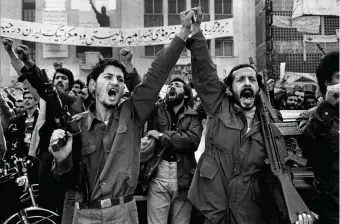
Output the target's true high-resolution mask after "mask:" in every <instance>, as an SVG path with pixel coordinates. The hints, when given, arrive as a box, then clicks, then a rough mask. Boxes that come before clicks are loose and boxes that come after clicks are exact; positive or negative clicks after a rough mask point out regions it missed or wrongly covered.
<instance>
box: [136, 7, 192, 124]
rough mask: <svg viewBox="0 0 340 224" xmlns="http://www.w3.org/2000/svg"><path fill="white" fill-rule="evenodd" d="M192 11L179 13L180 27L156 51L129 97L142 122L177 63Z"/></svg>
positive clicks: (188, 29) (188, 32)
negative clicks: (167, 41)
mask: <svg viewBox="0 0 340 224" xmlns="http://www.w3.org/2000/svg"><path fill="white" fill-rule="evenodd" d="M193 16H194V12H192V11H186V12H182V13H181V22H182V28H181V30H180V32H179V33H178V34H177V36H176V37H175V38H174V39H172V40H171V42H170V44H169V45H168V46H166V47H165V48H164V49H163V50H161V51H160V52H158V54H157V56H156V58H155V59H154V61H153V62H152V64H151V68H149V70H148V72H147V74H145V76H146V77H145V78H144V79H143V82H142V83H141V84H140V85H138V86H136V87H135V89H134V91H133V94H132V96H131V98H130V102H131V103H132V105H133V108H134V112H135V114H136V115H137V116H136V118H137V119H138V120H139V122H140V124H143V123H144V122H145V121H146V119H147V118H148V116H149V114H150V113H151V111H152V109H153V107H154V106H155V103H156V101H157V96H158V94H159V92H160V90H161V88H162V87H163V85H164V83H165V81H166V80H167V78H168V75H169V73H170V71H171V69H172V68H173V66H174V65H175V64H176V63H177V60H178V58H179V57H180V55H181V52H182V51H183V48H184V47H185V41H186V39H187V37H188V36H189V34H190V27H191V18H192V17H193Z"/></svg>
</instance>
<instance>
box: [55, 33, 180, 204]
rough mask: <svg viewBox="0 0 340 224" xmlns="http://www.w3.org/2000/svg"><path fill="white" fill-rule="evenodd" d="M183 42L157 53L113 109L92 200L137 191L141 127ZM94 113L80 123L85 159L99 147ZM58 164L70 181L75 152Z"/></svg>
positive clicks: (60, 174)
mask: <svg viewBox="0 0 340 224" xmlns="http://www.w3.org/2000/svg"><path fill="white" fill-rule="evenodd" d="M184 46H185V43H184V42H183V40H181V39H180V38H179V37H175V38H174V39H173V40H172V41H171V42H170V44H169V45H168V46H167V47H166V48H164V49H163V50H162V51H160V52H159V53H158V54H157V56H156V58H155V60H154V62H153V63H152V65H151V68H150V69H149V71H148V73H147V74H146V77H147V78H146V79H145V80H144V82H143V83H141V84H140V85H138V86H137V87H136V88H135V89H134V91H133V94H132V95H131V97H130V98H129V99H127V100H125V101H124V102H123V103H121V104H120V105H119V106H118V107H117V108H116V110H115V111H114V113H113V115H112V116H113V118H112V119H113V120H114V122H112V123H111V124H110V125H108V126H107V129H109V130H110V133H113V134H112V135H110V136H109V137H110V138H111V139H112V138H113V140H112V144H111V145H110V146H108V148H109V153H108V157H107V159H106V162H105V165H104V167H103V169H102V171H101V173H100V174H99V176H98V180H97V181H96V183H95V186H94V190H93V192H91V200H92V201H96V200H98V199H103V198H117V197H122V196H128V195H130V194H133V193H134V190H135V188H136V185H137V181H138V175H139V160H140V159H139V156H140V142H141V134H142V133H141V131H138V130H141V127H143V125H144V123H145V121H146V119H147V118H148V117H149V115H150V114H151V112H152V109H153V108H154V106H155V103H156V100H157V96H158V93H159V91H160V90H161V88H162V86H163V85H164V83H165V81H166V79H167V77H168V75H169V73H170V71H171V69H172V67H173V66H174V65H175V64H176V62H177V60H178V58H179V57H180V54H181V52H182V51H183V48H184ZM93 116H94V115H93V114H92V113H91V112H90V111H87V112H85V116H84V117H83V118H81V120H79V123H78V124H79V126H80V129H81V130H82V132H81V142H80V143H81V145H82V147H81V157H82V159H84V158H85V157H86V156H87V155H89V154H91V153H93V152H94V151H95V150H99V149H96V146H95V142H96V137H95V135H93V133H94V130H93V129H91V124H92V121H93ZM73 143H74V144H73V147H75V144H77V143H78V142H76V141H75V140H74V141H73ZM106 152H107V151H106V150H105V153H106ZM103 153H104V152H103ZM55 165H56V166H55V168H54V170H53V171H54V173H55V176H56V177H57V178H58V180H59V181H61V182H62V181H69V178H74V176H72V170H73V169H74V168H75V167H74V165H73V162H72V155H71V156H70V157H69V158H68V159H66V160H65V161H63V162H61V163H56V164H55ZM86 167H87V164H86ZM78 193H80V192H78ZM78 196H80V194H77V197H76V200H77V201H79V200H81V199H82V198H78Z"/></svg>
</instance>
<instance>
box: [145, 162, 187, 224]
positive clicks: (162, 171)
mask: <svg viewBox="0 0 340 224" xmlns="http://www.w3.org/2000/svg"><path fill="white" fill-rule="evenodd" d="M191 209H192V207H191V205H190V204H189V202H188V201H187V200H180V199H179V198H178V184H177V162H168V161H165V160H161V162H160V163H159V165H158V167H157V171H156V176H155V177H154V178H152V179H151V180H150V183H149V190H148V201H147V213H148V224H162V223H168V220H169V221H170V223H172V224H189V222H190V215H191Z"/></svg>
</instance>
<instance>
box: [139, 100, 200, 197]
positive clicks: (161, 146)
mask: <svg viewBox="0 0 340 224" xmlns="http://www.w3.org/2000/svg"><path fill="white" fill-rule="evenodd" d="M150 118H151V120H150V121H148V130H157V131H158V132H160V133H163V136H162V138H161V140H160V141H157V144H156V153H155V155H154V156H153V157H152V158H151V159H150V161H149V162H148V163H147V164H146V168H145V171H144V172H145V173H144V178H143V183H144V184H147V182H148V181H149V180H150V179H151V178H153V176H154V175H155V171H156V168H157V166H158V164H159V162H160V160H161V158H162V155H163V153H164V151H165V150H172V151H173V152H175V153H176V158H177V161H178V162H177V167H178V168H177V178H178V180H177V181H178V189H179V190H180V193H182V194H181V195H180V197H181V198H186V196H187V195H186V194H187V190H188V189H189V187H190V184H191V180H192V177H193V175H194V172H195V168H196V160H195V151H196V150H197V148H198V144H199V142H200V139H201V135H202V130H203V127H202V124H201V122H200V120H199V117H198V114H197V112H196V111H195V110H193V109H191V108H189V107H186V108H185V110H184V112H183V113H182V114H180V115H179V118H178V121H177V125H176V126H177V130H175V131H171V115H170V112H169V111H168V109H167V105H166V103H164V102H161V103H158V104H156V107H155V108H154V111H153V113H152V114H151V116H150ZM183 190H185V191H183Z"/></svg>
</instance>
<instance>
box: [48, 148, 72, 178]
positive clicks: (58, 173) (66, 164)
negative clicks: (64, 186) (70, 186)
mask: <svg viewBox="0 0 340 224" xmlns="http://www.w3.org/2000/svg"><path fill="white" fill-rule="evenodd" d="M72 171H73V160H72V153H71V154H70V156H69V157H68V158H67V159H65V160H64V161H62V162H58V161H56V160H54V161H53V166H52V173H53V176H54V178H55V179H56V180H57V182H58V183H66V182H68V179H69V175H70V174H71V173H72Z"/></svg>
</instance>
